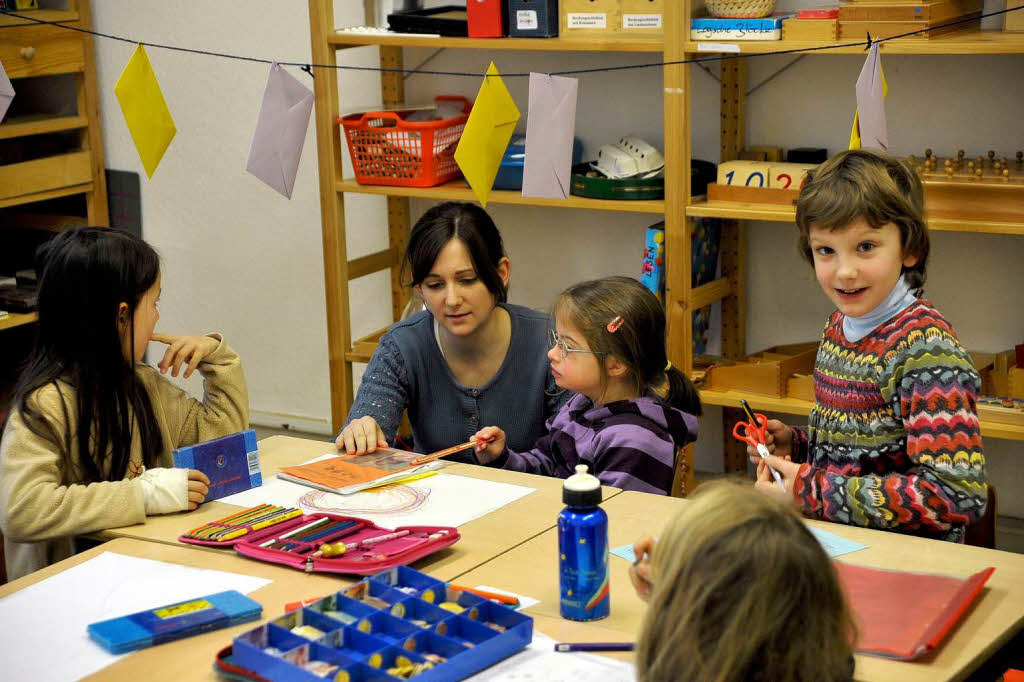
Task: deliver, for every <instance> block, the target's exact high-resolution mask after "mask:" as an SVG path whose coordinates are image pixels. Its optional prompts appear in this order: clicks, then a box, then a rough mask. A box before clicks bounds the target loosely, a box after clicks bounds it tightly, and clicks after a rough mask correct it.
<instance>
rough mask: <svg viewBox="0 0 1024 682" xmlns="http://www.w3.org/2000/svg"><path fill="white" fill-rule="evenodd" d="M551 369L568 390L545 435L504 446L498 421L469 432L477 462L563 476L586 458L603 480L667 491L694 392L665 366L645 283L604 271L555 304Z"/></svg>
mask: <svg viewBox="0 0 1024 682" xmlns="http://www.w3.org/2000/svg"><path fill="white" fill-rule="evenodd" d="M553 317H554V318H555V330H554V331H552V333H551V349H550V350H549V351H548V359H549V360H550V361H551V373H552V374H553V375H554V377H555V383H556V384H557V385H558V386H559V387H560V388H562V389H563V390H568V391H576V395H575V396H573V397H572V398H571V399H570V400H569V402H567V403H566V404H565V405H564V406H563V407H562V409H561V410H560V411H559V412H558V414H556V415H555V416H554V417H552V418H551V419H549V420H548V423H547V427H548V435H546V436H542V437H541V438H539V439H538V440H537V442H536V443H534V446H533V449H532V450H529V451H526V452H518V453H517V452H512V451H510V450H509V449H508V448H507V447H506V445H505V432H504V431H502V430H501V429H500V428H498V427H497V426H488V427H485V428H483V429H481V430H480V431H478V432H477V433H476V434H475V435H474V438H476V439H477V440H479V441H480V443H479V444H478V445H477V448H476V456H477V460H478V461H479V463H480V464H487V463H490V462H496V464H494V466H499V467H503V468H505V469H512V470H514V471H526V472H530V473H535V474H545V475H548V476H557V477H559V478H566V477H568V476H570V475H571V474H572V473H573V472H574V471H575V468H576V465H577V464H586V465H587V467H588V469H589V470H590V472H591V473H593V474H594V475H595V476H597V477H598V478H599V479H600V480H601V482H602V483H603V484H605V485H611V486H615V487H617V488H623V489H626V490H637V491H640V492H645V493H656V494H662V495H667V494H668V493H669V492H671V489H672V480H673V475H674V467H675V457H676V453H677V450H678V449H679V448H682V447H683V446H684V445H686V444H687V443H690V442H691V441H693V440H695V439H696V437H697V419H696V416H695V415H699V414H700V412H701V407H700V397H699V396H698V394H697V390H696V389H695V388H694V386H693V384H692V383H691V382H690V380H689V379H688V378H687V377H686V376H685V375H683V374H682V373H681V372H680V371H679V370H678V369H676V368H675V367H673V366H672V364H671V363H670V362H668V357H667V355H666V352H665V311H664V309H663V308H662V306H661V303H660V302H659V301H658V299H657V298H656V297H655V296H654V294H652V293H651V292H650V291H649V290H648V289H647V288H646V287H644V285H642V284H641V283H640V282H638V281H636V280H635V279H632V278H630V277H606V278H604V279H597V280H592V281H589V282H581V283H579V284H575V285H573V286H571V287H569V288H568V289H566V290H565V291H564V292H562V294H561V295H560V296H559V297H558V299H557V300H556V301H555V306H554V315H553Z"/></svg>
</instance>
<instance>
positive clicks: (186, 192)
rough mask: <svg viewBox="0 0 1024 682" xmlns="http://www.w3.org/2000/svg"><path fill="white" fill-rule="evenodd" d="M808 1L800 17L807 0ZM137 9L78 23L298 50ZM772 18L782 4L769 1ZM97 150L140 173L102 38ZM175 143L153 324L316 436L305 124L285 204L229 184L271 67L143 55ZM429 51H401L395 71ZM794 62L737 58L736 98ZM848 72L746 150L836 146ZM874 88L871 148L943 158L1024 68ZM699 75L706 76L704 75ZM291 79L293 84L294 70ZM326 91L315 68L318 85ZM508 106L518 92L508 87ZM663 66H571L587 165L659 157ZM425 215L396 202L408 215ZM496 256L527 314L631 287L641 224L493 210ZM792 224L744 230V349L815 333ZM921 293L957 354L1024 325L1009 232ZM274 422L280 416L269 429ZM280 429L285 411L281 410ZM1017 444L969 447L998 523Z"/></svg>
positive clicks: (944, 251)
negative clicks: (557, 298) (237, 375)
mask: <svg viewBox="0 0 1024 682" xmlns="http://www.w3.org/2000/svg"><path fill="white" fill-rule="evenodd" d="M807 4H813V3H807ZM335 5H336V19H337V21H336V23H337V24H338V25H339V26H341V25H351V24H361V23H363V16H362V3H361V2H356V1H355V0H347V1H346V0H340V1H338V2H336V3H335ZM132 7H133V10H134V11H133V12H132V13H131V14H128V13H127V12H125V9H124V4H123V3H120V2H116V1H115V0H94V7H93V14H94V22H95V24H96V28H97V30H99V31H103V32H105V33H112V34H116V35H123V36H128V37H131V38H135V39H139V40H151V41H153V42H163V43H169V44H176V45H186V46H189V47H194V48H202V49H209V50H216V51H221V52H230V53H234V54H244V55H252V56H260V57H265V58H277V59H281V60H284V61H306V60H309V59H310V57H309V55H310V43H309V26H308V17H307V9H306V5H305V3H298V2H292V3H282V2H279V1H278V2H270V1H268V0H247V1H245V2H243V1H241V0H231V1H222V2H216V3H165V2H159V1H157V0H137V1H136V2H134V3H133V5H132ZM782 7H785V4H783V5H782ZM96 48H97V50H96V51H97V56H98V74H99V85H100V93H101V100H100V104H101V114H102V119H103V135H104V146H105V149H106V154H107V165H108V167H110V168H118V169H128V170H133V169H134V170H141V167H140V163H139V161H138V157H137V154H136V152H135V149H134V147H133V145H132V143H131V139H130V137H129V135H128V132H127V130H126V128H125V126H124V121H123V119H122V117H121V113H120V110H119V108H118V106H117V102H116V99H115V98H114V96H113V85H114V82H115V81H116V79H117V77H118V75H119V74H120V71H121V69H122V68H123V66H124V64H125V62H127V60H128V58H129V57H130V55H131V51H132V49H133V46H132V45H129V44H126V43H119V42H114V41H109V40H102V39H98V40H97V44H96ZM148 52H149V57H150V59H151V61H152V62H153V66H154V69H155V71H156V73H157V75H158V77H159V79H160V82H161V85H162V87H163V90H164V95H165V97H166V99H167V101H168V103H169V106H170V108H171V111H172V114H173V115H174V117H175V121H176V122H177V125H178V128H179V133H178V137H177V138H176V139H175V141H174V142H173V143H172V145H171V148H170V149H169V151H168V154H167V156H166V157H165V158H164V160H163V163H162V164H161V166H160V167H159V168H158V169H157V172H156V174H155V176H154V178H153V179H152V180H145V179H143V187H142V193H143V199H142V207H143V225H144V230H145V234H146V237H147V239H149V240H150V241H151V242H152V243H153V244H154V245H156V247H157V248H158V249H160V251H161V253H162V254H163V256H164V297H163V301H162V314H163V321H162V324H161V327H162V328H163V329H164V330H166V331H172V332H173V331H189V332H203V331H207V330H220V331H223V332H224V333H225V335H226V336H227V338H228V339H230V341H231V343H232V345H233V346H234V347H235V348H236V349H238V350H239V352H240V353H241V355H242V357H243V358H244V360H245V367H246V373H247V375H248V377H249V384H250V397H251V403H252V407H253V410H254V420H258V421H261V422H263V423H276V424H280V423H290V424H292V425H298V426H299V427H301V428H320V429H322V430H324V431H326V429H327V428H328V427H329V420H330V402H329V386H328V374H327V352H326V331H325V324H324V289H323V268H322V257H321V246H320V211H319V200H318V185H317V168H316V149H315V132H314V129H313V126H310V130H309V133H308V136H307V140H306V148H305V150H304V153H303V158H302V164H301V166H300V169H299V176H298V179H297V180H296V185H295V193H294V195H293V197H292V199H291V201H288V200H286V199H284V198H283V197H281V196H279V195H278V194H276V193H275V192H274V191H272V190H271V189H269V188H268V187H266V186H265V185H263V183H261V182H260V181H259V180H257V179H256V178H254V177H252V176H251V175H248V174H246V173H245V170H244V169H245V161H246V157H247V154H248V148H249V142H250V138H251V135H252V129H253V126H254V124H255V120H256V115H257V112H258V108H259V103H260V98H261V95H262V90H263V85H264V82H265V79H266V75H267V67H266V66H265V65H260V64H252V63H246V62H239V61H234V60H222V59H213V58H209V57H201V56H193V55H186V54H180V53H172V52H167V51H163V50H159V49H156V48H150V49H149V50H148ZM432 53H433V50H430V49H426V48H422V49H408V50H406V52H405V63H406V66H407V67H412V66H415V65H417V64H418V63H420V62H421V61H422V60H424V59H426V58H427V57H429V56H430V55H431V54H432ZM339 58H340V59H342V60H345V61H344V62H343V63H348V64H360V65H371V64H375V63H376V58H375V51H374V49H373V48H360V49H355V50H347V51H343V52H340V53H339ZM658 58H659V56H656V55H649V54H618V53H610V54H598V53H576V54H562V53H550V54H545V53H515V52H496V53H494V54H487V53H486V52H483V51H458V50H447V51H444V52H442V53H441V54H440V55H438V56H437V57H436V58H435V59H433V60H432V61H431V62H430V67H429V68H432V69H441V70H445V69H447V70H462V71H474V72H479V73H483V71H484V70H485V69H486V67H487V64H488V62H489V61H490V60H491V59H493V60H494V61H495V63H496V64H497V66H498V68H499V70H501V71H502V72H505V73H512V72H525V71H529V70H538V71H543V70H555V69H557V70H566V69H572V68H589V67H594V66H599V65H609V66H611V65H619V64H640V63H648V62H652V61H657V60H658ZM790 59H792V58H791V57H767V58H756V59H750V60H749V70H748V78H747V80H748V87H752V86H754V85H756V84H758V83H760V82H761V81H762V80H763V79H764V78H766V77H767V76H769V75H770V74H772V73H774V72H775V71H776V70H777V69H779V68H781V67H782V66H784V65H785V64H786V63H788V61H789V60H790ZM862 62H863V58H862V57H860V56H840V55H832V56H822V57H814V58H805V59H803V60H802V61H800V63H798V64H796V65H795V66H793V67H792V68H790V69H788V70H787V71H786V72H785V73H783V74H782V75H780V76H779V77H778V78H776V79H774V80H773V81H772V82H771V83H769V84H768V85H766V86H765V87H763V88H761V89H759V90H757V92H755V93H753V94H752V95H751V96H750V98H749V102H748V116H747V120H748V127H747V141H748V143H749V144H776V145H781V146H783V147H793V146H824V147H827V148H828V149H829V150H830V151H832V152H834V151H838V150H840V149H842V148H844V147H845V144H846V142H847V140H848V136H849V128H850V121H851V117H852V113H853V108H854V91H853V84H854V81H855V80H856V78H857V74H858V72H859V70H860V67H861V64H862ZM883 65H884V68H885V71H886V77H887V79H888V82H889V88H890V95H889V100H888V104H887V114H888V120H889V135H890V140H891V142H892V149H893V151H895V152H897V153H921V152H923V150H924V148H925V147H929V146H930V147H932V148H933V149H935V150H936V152H937V153H944V154H949V153H950V152H952V151H954V150H955V149H957V148H960V147H962V148H964V149H966V150H967V151H968V153H971V154H977V153H980V152H984V151H987V150H988V149H996V150H998V151H999V153H1000V154H1001V155H1006V156H1010V157H1012V156H1013V153H1015V152H1016V151H1017V149H1020V148H1022V147H1024V138H1022V136H1021V125H1020V115H1019V114H1020V112H1021V111H1022V110H1024V88H1021V87H1020V86H1021V85H1022V83H1024V78H1022V75H1024V56H1022V55H1010V56H966V57H944V56H936V57H926V56H884V57H883ZM711 69H712V71H714V72H717V67H715V66H714V65H712V66H711ZM294 73H295V74H296V76H297V77H298V78H300V79H302V80H307V79H308V76H306V75H305V74H302V73H301V72H298V71H297V70H295V71H294ZM320 77H323V76H320ZM339 78H340V91H341V93H342V101H343V104H348V103H351V104H364V103H372V102H374V101H379V96H380V93H379V86H378V82H379V81H378V78H377V77H376V75H375V74H365V73H358V72H343V73H342V74H341V75H340V76H339ZM507 84H508V86H509V89H510V90H511V92H512V95H513V97H514V98H515V100H516V102H517V104H518V105H519V106H520V108H521V109H522V110H523V114H524V119H523V121H522V122H521V124H520V127H521V128H523V129H525V114H526V103H527V83H526V79H509V80H508V81H507ZM478 87H479V80H477V79H473V78H456V77H436V76H412V77H409V78H408V79H407V80H406V93H407V99H408V100H410V101H418V100H424V99H429V98H430V97H432V96H433V95H435V94H441V93H444V94H463V95H465V96H467V97H470V98H472V97H473V96H474V95H475V93H476V91H477V89H478ZM692 89H693V93H694V94H693V104H692V115H693V118H694V120H693V122H692V130H693V139H692V145H693V153H694V156H695V157H697V158H704V159H708V160H711V161H717V160H718V148H719V138H718V125H719V119H718V84H717V83H716V82H715V81H714V80H712V78H711V77H709V76H708V75H707V74H706V73H704V72H703V71H700V70H698V69H694V70H693V75H692ZM661 91H662V83H661V70H660V68H648V69H641V70H633V71H618V72H610V73H599V74H587V75H584V76H582V77H581V78H580V90H579V105H578V117H577V134H578V136H579V137H581V138H582V140H583V142H584V146H585V152H586V155H587V156H592V155H593V154H594V153H596V150H597V148H598V147H599V146H600V145H601V144H603V143H605V142H607V141H610V140H613V139H615V138H616V137H618V136H619V135H620V134H622V133H626V132H633V133H637V134H639V135H641V136H642V137H644V138H646V139H648V140H649V141H650V142H651V143H653V144H655V145H656V146H659V147H660V146H661V145H662V142H663V140H662V128H663V124H662V100H661ZM428 206H429V204H428V203H426V202H420V201H414V202H413V205H412V214H413V217H414V218H415V217H416V216H418V215H419V214H420V213H421V212H422V211H423V210H425V209H426V208H427V207H428ZM346 209H347V210H346V214H347V221H348V240H349V256H350V257H358V256H360V255H364V254H366V253H370V252H373V251H375V250H377V249H380V248H382V247H383V246H385V244H386V239H387V237H386V230H385V216H384V202H383V199H381V198H379V197H368V196H358V195H349V196H347V197H346ZM489 210H490V211H491V212H492V215H493V216H494V218H495V220H496V221H497V223H498V225H499V226H500V227H501V229H502V232H503V234H504V236H505V240H506V244H507V248H508V251H509V255H510V256H511V258H512V262H513V273H514V274H513V283H512V290H511V300H512V301H513V302H516V303H523V304H525V305H530V306H533V307H537V308H545V307H546V306H548V305H549V303H550V301H551V299H552V298H553V296H554V295H555V294H556V293H557V292H558V291H559V290H560V289H562V288H564V287H565V286H567V285H569V284H570V283H572V282H574V281H577V280H580V279H583V278H588V277H597V276H602V275H607V274H612V273H623V274H636V273H637V271H638V263H639V260H640V259H639V255H640V252H641V247H642V238H643V232H642V230H643V228H644V227H645V226H646V225H648V224H650V223H652V222H655V220H656V216H650V215H641V214H630V213H621V214H619V213H602V212H591V211H568V210H558V209H542V208H530V207H509V206H498V205H494V206H493V207H491V208H490V209H489ZM794 229H795V228H794V227H793V226H792V225H786V224H780V223H752V224H750V225H749V227H748V230H747V234H748V260H749V266H748V292H749V293H748V315H747V320H748V327H747V338H748V350H750V351H754V350H757V349H759V348H762V347H765V346H769V345H772V344H776V343H783V342H789V341H799V340H810V339H815V338H817V336H818V334H819V333H820V330H821V326H822V324H823V322H824V319H825V317H826V315H827V314H828V312H829V305H828V301H827V300H826V299H825V297H824V295H823V294H822V293H821V292H820V291H819V290H818V288H817V285H816V284H815V283H814V280H813V277H812V276H811V271H810V269H809V268H808V267H807V266H806V265H805V264H804V263H803V262H802V261H801V260H800V259H799V257H798V256H797V254H796V251H795V248H794V237H793V234H794ZM932 253H933V259H932V264H931V267H930V280H929V286H928V288H927V291H928V295H929V297H930V298H932V300H933V301H935V302H936V304H937V305H938V306H939V308H940V309H941V310H943V312H944V313H945V314H946V315H947V316H948V317H949V319H950V320H951V321H952V322H953V324H954V325H955V326H956V328H957V330H958V332H959V333H960V336H961V339H962V340H963V341H964V343H965V345H966V346H968V347H969V348H972V349H979V350H981V349H985V350H1000V349H1006V348H1009V347H1011V346H1012V345H1013V344H1014V343H1018V342H1021V341H1024V316H1022V314H1021V311H1020V309H1019V307H1018V306H1015V305H1014V301H1015V300H1016V298H1017V297H1016V294H1017V293H1018V292H1020V291H1022V290H1024V269H1022V268H1021V267H1020V264H1021V257H1022V255H1024V240H1022V239H1021V238H1020V237H1004V236H996V235H969V234H947V233H938V234H934V235H933V251H932ZM387 286H388V283H387V280H386V277H385V276H384V275H377V276H375V277H369V278H366V280H364V281H359V282H356V283H355V285H354V286H353V287H352V307H353V311H354V316H355V324H354V327H355V328H354V330H353V331H354V333H355V334H357V335H358V334H360V333H365V332H368V331H371V330H373V329H376V328H379V327H380V326H383V325H384V324H386V322H387V321H388V316H389V314H390V311H389V308H390V298H389V297H388V296H387ZM708 413H709V416H708V418H705V419H704V420H703V428H704V433H703V435H702V439H701V447H700V448H699V452H698V463H699V465H700V468H702V469H708V470H714V469H715V468H720V466H721V458H720V455H719V454H718V453H719V452H720V443H721V424H720V419H718V418H717V416H718V415H719V414H720V412H719V410H717V409H716V408H709V409H708ZM278 415H285V416H278ZM288 415H290V416H288ZM1021 452H1022V444H1021V443H1018V442H1009V441H995V440H990V441H988V442H987V443H986V454H987V455H988V457H989V466H990V473H991V477H992V480H993V481H994V482H995V483H996V485H998V486H999V487H1000V489H1001V491H1004V492H1003V493H1002V495H1001V508H1002V510H1003V511H1004V512H1005V513H1008V514H1013V515H1016V516H1024V502H1021V501H1019V495H1018V494H1016V493H1017V492H1018V491H1021V490H1024V462H1021V460H1020V455H1021Z"/></svg>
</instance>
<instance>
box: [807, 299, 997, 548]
mask: <svg viewBox="0 0 1024 682" xmlns="http://www.w3.org/2000/svg"><path fill="white" fill-rule="evenodd" d="M980 390H981V379H980V378H979V377H978V373H977V371H976V370H975V369H974V365H973V364H972V362H971V358H970V356H968V354H967V353H966V352H965V351H964V349H963V348H961V347H960V342H959V341H958V340H957V338H956V334H955V333H954V331H953V328H952V327H951V326H950V324H949V322H947V321H946V319H945V318H944V317H942V315H941V314H940V313H939V312H938V311H937V310H935V308H933V307H932V305H931V304H930V303H929V302H928V301H925V300H923V299H918V301H917V302H915V303H914V304H912V305H910V306H908V307H907V308H905V309H904V310H902V311H901V312H899V313H897V314H896V315H895V316H893V317H892V318H890V319H889V320H888V321H887V322H885V323H883V324H882V325H880V326H879V327H878V328H877V329H875V330H874V331H872V332H871V333H870V334H868V335H867V336H866V337H864V338H863V339H861V340H860V341H856V342H850V341H847V340H846V337H845V336H844V335H843V314H842V313H840V312H839V311H836V312H835V313H834V314H833V315H832V316H831V317H830V318H829V320H828V323H827V324H826V326H825V331H824V334H823V335H822V339H821V345H820V346H819V347H818V356H817V359H816V362H815V367H814V395H815V398H816V404H815V406H814V409H813V410H812V411H811V415H810V418H809V421H808V428H807V430H806V431H804V430H803V429H799V428H794V429H793V432H794V440H793V460H794V461H798V462H805V464H804V465H803V466H802V467H801V468H800V474H799V476H798V478H797V481H796V485H795V488H794V495H795V496H796V498H797V501H798V503H799V504H800V505H801V507H802V509H803V511H804V513H805V514H808V515H812V516H815V517H818V518H822V519H825V520H828V521H834V522H836V523H846V524H850V525H854V526H866V527H869V528H878V529H883V530H894V531H899V532H905V533H912V534H914V535H923V536H926V537H932V538H936V539H942V540H951V541H954V542H962V541H963V537H964V529H965V526H966V525H967V524H968V523H971V522H972V521H974V520H975V519H977V518H979V517H980V516H981V515H982V514H983V513H984V511H985V503H986V497H987V488H986V480H985V456H984V454H982V445H981V430H980V427H979V424H978V414H977V411H976V408H975V398H976V396H977V394H978V392H979V391H980Z"/></svg>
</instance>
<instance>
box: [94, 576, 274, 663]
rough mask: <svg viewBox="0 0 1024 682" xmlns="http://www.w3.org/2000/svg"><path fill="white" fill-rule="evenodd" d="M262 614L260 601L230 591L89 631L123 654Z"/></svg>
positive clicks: (102, 623)
mask: <svg viewBox="0 0 1024 682" xmlns="http://www.w3.org/2000/svg"><path fill="white" fill-rule="evenodd" d="M262 613H263V606H262V605H261V604H260V603H259V602H258V601H255V600H253V599H250V598H249V597H246V596H245V595H244V594H242V593H241V592H236V591H235V590H228V591H227V592H218V593H216V594H211V595H208V596H206V597H202V598H200V599H189V600H188V601H183V602H178V603H176V604H168V605H167V606H161V607H160V608H156V609H150V610H148V611H139V612H138V613H133V614H131V615H130V616H121V617H120V618H111V619H110V620H104V621H100V622H99V623H91V624H90V625H89V626H88V630H89V637H91V638H92V639H93V640H94V641H95V642H96V643H98V644H99V645H100V646H102V647H103V648H104V649H106V650H107V651H109V652H110V653H112V654H123V653H125V652H127V651H135V650H136V649H143V648H145V647H148V646H153V645H154V644H161V643H163V642H169V641H171V640H174V639H181V638H182V637H189V636H191V635H198V634H199V633H201V632H207V631H209V630H218V629H220V628H226V627H228V626H229V625H236V624H238V623H245V622H247V621H250V620H256V619H257V618H259V617H260V614H262Z"/></svg>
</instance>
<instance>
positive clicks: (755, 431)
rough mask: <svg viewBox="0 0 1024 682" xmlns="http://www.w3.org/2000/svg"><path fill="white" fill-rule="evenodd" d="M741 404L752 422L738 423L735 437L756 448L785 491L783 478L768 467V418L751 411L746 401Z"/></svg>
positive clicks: (734, 433)
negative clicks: (766, 442) (766, 443)
mask: <svg viewBox="0 0 1024 682" xmlns="http://www.w3.org/2000/svg"><path fill="white" fill-rule="evenodd" d="M740 404H741V405H743V410H744V411H745V412H746V413H747V417H748V419H749V420H750V421H745V422H744V421H739V422H736V425H735V426H733V427H732V435H733V437H734V438H736V439H738V440H741V441H743V442H745V443H749V444H750V445H753V446H754V448H755V449H756V450H757V454H759V455H761V459H763V460H764V463H765V465H766V466H768V470H769V471H770V472H772V476H774V477H775V482H776V483H778V484H779V487H780V488H782V489H783V490H785V489H786V484H785V483H783V482H782V476H779V472H778V471H776V470H775V469H773V468H772V467H771V466H770V465H768V455H769V454H771V453H769V452H768V447H767V446H766V445H765V444H764V442H765V441H766V440H767V439H768V417H766V416H765V415H763V414H761V413H760V412H757V413H755V412H754V411H753V410H752V409H750V405H748V404H747V401H746V400H741V401H740Z"/></svg>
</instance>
